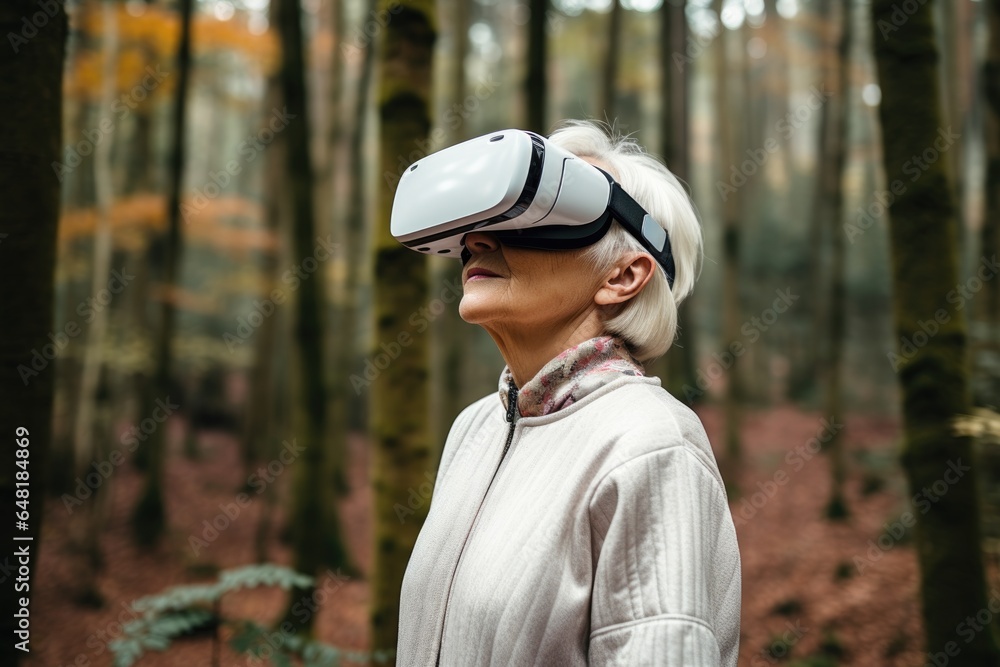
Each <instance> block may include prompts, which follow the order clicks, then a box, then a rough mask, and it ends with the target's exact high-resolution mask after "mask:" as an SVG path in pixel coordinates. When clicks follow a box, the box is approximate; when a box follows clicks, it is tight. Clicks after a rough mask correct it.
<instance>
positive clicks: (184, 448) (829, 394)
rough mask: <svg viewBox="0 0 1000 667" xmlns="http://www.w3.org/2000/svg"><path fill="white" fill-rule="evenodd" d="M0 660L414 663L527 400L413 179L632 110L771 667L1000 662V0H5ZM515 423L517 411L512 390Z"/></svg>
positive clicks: (762, 650)
mask: <svg viewBox="0 0 1000 667" xmlns="http://www.w3.org/2000/svg"><path fill="white" fill-rule="evenodd" d="M0 38H2V41H3V44H0V54H2V55H0V107H2V109H3V118H4V120H3V122H2V123H0V202H2V203H0V285H3V287H4V289H3V290H0V322H2V325H0V362H2V363H0V369H2V380H0V392H2V393H0V395H2V398H3V400H2V401H0V428H2V429H3V431H2V433H3V436H2V437H3V438H4V439H5V440H6V441H7V442H8V443H9V444H8V445H6V446H9V447H11V449H10V450H8V455H7V456H6V457H5V460H4V462H3V463H2V464H0V493H2V495H3V499H4V500H3V502H4V503H5V504H6V503H8V502H9V503H10V505H8V507H9V508H10V510H9V511H8V513H7V516H8V517H9V520H10V521H11V524H9V525H10V528H9V529H8V530H7V531H6V532H8V535H9V541H8V544H7V546H6V547H5V548H4V552H3V554H4V555H3V556H0V582H2V586H3V591H4V600H5V601H6V606H5V608H4V611H5V615H4V621H3V624H4V625H7V626H8V631H6V633H5V634H6V637H5V643H4V645H3V648H2V649H0V656H2V657H0V663H2V664H4V665H24V666H27V667H43V666H44V667H50V666H51V667H70V666H73V667H91V666H98V667H112V666H114V667H129V666H131V665H137V666H139V667H143V666H147V665H148V666H151V667H156V666H168V665H188V664H190V665H211V666H213V667H215V666H221V665H227V666H228V665H276V666H283V665H288V666H291V665H302V666H319V665H341V664H343V665H391V664H395V662H396V648H397V641H398V636H399V634H398V632H399V625H398V621H399V614H400V587H401V582H402V579H403V575H404V572H405V570H406V566H407V562H408V560H409V558H410V554H411V552H412V550H413V548H414V544H415V542H416V539H417V536H418V534H419V533H420V529H421V526H422V525H423V523H424V521H425V520H426V518H427V516H428V512H429V510H430V507H431V505H432V495H433V490H434V486H435V479H436V473H437V470H438V464H439V461H440V459H441V453H442V448H443V445H444V443H445V440H446V437H447V436H448V434H449V430H450V428H451V426H452V424H453V423H454V422H455V420H456V417H457V416H458V415H459V414H460V413H461V412H462V411H463V409H465V408H466V407H467V406H469V405H470V404H472V403H474V402H475V401H477V400H479V399H480V398H483V397H485V396H487V395H490V394H492V395H496V393H497V380H498V376H499V374H500V372H501V370H502V369H503V368H504V364H505V361H504V358H503V357H502V356H501V354H500V351H499V350H498V348H497V345H496V343H495V341H494V340H493V339H492V338H491V336H490V335H489V333H488V332H487V331H485V330H484V329H483V328H482V327H480V326H476V325H472V324H469V323H467V322H465V321H463V319H462V317H461V316H460V315H459V303H460V302H461V301H462V299H463V293H464V286H463V282H462V268H463V267H462V263H460V262H457V261H455V258H452V257H444V256H428V255H424V254H421V253H416V252H413V251H412V250H410V249H409V248H407V247H405V246H403V245H402V244H401V243H400V242H399V241H398V240H397V239H396V238H394V237H393V235H392V234H391V233H390V213H391V207H392V202H393V196H394V193H395V191H396V188H397V186H398V185H399V182H400V179H401V177H402V176H403V174H404V173H405V172H406V170H407V169H409V168H410V167H411V165H412V164H413V163H414V162H416V161H418V160H420V159H422V158H424V157H426V156H428V155H431V154H433V153H435V152H436V151H439V150H442V149H444V148H446V147H449V146H452V145H455V144H458V143H460V142H462V141H465V140H468V139H471V138H473V137H478V136H480V135H484V134H486V133H489V132H494V131H497V130H504V129H507V128H521V129H525V130H530V131H533V132H537V133H539V134H542V135H544V136H547V135H548V134H549V133H551V132H552V131H553V130H554V129H555V128H556V127H558V125H559V123H560V122H561V121H563V120H564V119H593V120H596V121H599V122H601V123H603V124H604V125H605V126H606V127H607V128H609V129H610V130H613V131H614V132H617V133H620V134H622V135H628V136H631V137H632V138H634V139H635V140H636V141H637V142H638V143H639V144H641V145H642V146H643V147H645V148H646V149H647V150H648V151H649V152H650V153H651V154H653V155H654V156H656V157H657V158H658V159H660V160H661V161H662V162H663V163H664V164H666V166H667V167H668V168H669V169H670V171H671V172H672V173H673V174H675V175H676V176H677V177H678V179H680V181H681V182H682V183H683V184H684V187H685V188H686V189H687V191H688V192H689V194H690V196H691V198H692V200H693V202H694V204H695V207H696V210H697V213H698V217H699V219H700V223H701V226H702V233H703V236H704V256H703V262H702V268H701V272H700V274H699V276H698V280H697V284H696V287H695V289H694V292H693V294H692V296H691V297H690V298H689V299H687V300H686V301H684V302H683V304H682V306H681V308H680V313H679V322H680V326H679V334H678V337H677V339H676V341H675V342H674V344H673V345H672V346H671V347H670V349H669V351H668V352H667V354H666V355H664V356H663V357H661V358H659V359H657V360H656V361H655V362H651V363H650V364H648V365H647V366H646V373H647V375H649V376H656V377H659V378H660V379H661V380H662V385H663V387H664V388H665V389H666V390H667V391H669V392H670V394H672V395H673V396H674V397H676V398H677V399H679V400H680V401H682V402H683V403H684V404H685V405H687V406H689V407H690V408H691V409H692V410H694V412H695V413H696V414H697V416H698V418H699V419H700V420H701V421H702V422H703V424H704V426H705V429H706V432H707V434H708V437H709V440H710V441H711V444H712V447H713V449H714V454H715V457H716V459H717V461H718V466H719V470H720V471H721V473H722V477H723V479H724V481H725V490H726V493H727V495H728V503H729V507H730V511H731V513H732V518H733V522H734V523H735V526H736V534H737V538H738V542H739V552H740V557H741V561H742V587H743V588H742V608H741V616H740V645H739V665H740V667H762V666H765V665H783V666H786V667H836V666H842V667H862V666H864V667H868V666H872V665H886V666H893V667H897V666H898V667H924V666H931V665H933V666H934V667H945V666H946V665H947V666H965V665H975V666H977V667H979V666H985V665H1000V618H998V612H1000V415H998V412H1000V408H998V406H1000V280H998V279H997V278H996V276H997V274H998V273H1000V262H998V259H997V252H998V251H1000V0H951V1H944V0H841V1H839V2H838V1H834V0H471V1H465V0H438V1H437V2H431V1H430V0H4V2H3V3H2V5H0ZM501 393H502V392H501Z"/></svg>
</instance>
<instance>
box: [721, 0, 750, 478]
mask: <svg viewBox="0 0 1000 667" xmlns="http://www.w3.org/2000/svg"><path fill="white" fill-rule="evenodd" d="M716 6H717V11H718V14H719V15H720V16H721V15H722V2H721V0H720V1H719V2H717V5H716ZM720 30H722V34H720V35H719V37H718V40H717V41H718V46H717V48H716V50H715V58H716V61H715V74H716V76H715V85H716V114H717V115H716V118H717V119H718V120H717V125H718V131H719V144H718V160H719V163H718V164H719V174H718V177H719V181H718V188H717V189H718V191H719V195H720V196H721V198H722V220H723V223H722V226H723V241H722V243H723V261H724V262H725V264H724V268H723V271H724V275H723V278H722V301H723V306H722V311H723V325H722V336H723V341H725V342H724V354H728V355H729V356H730V357H731V358H732V360H733V363H732V365H731V366H730V367H729V368H728V371H729V374H728V376H727V381H726V395H725V401H724V407H725V413H726V459H727V467H729V468H730V472H733V470H732V465H734V464H736V463H738V462H739V461H740V459H741V457H742V446H741V444H740V422H741V421H742V406H741V403H742V401H743V393H744V392H743V381H742V374H741V372H740V370H741V369H740V365H739V361H738V359H737V356H736V354H735V353H734V352H733V351H732V350H731V349H730V348H731V346H732V345H734V344H735V343H736V342H738V341H740V340H741V335H740V323H741V321H742V320H743V315H742V307H741V305H740V280H739V275H740V211H741V207H740V202H741V199H742V197H741V196H740V193H739V185H735V186H734V185H732V184H731V181H730V173H731V170H732V169H735V168H736V163H737V162H738V159H737V155H738V154H739V151H738V150H737V148H736V147H737V144H738V143H739V140H738V139H737V137H740V136H741V135H740V133H739V132H738V131H737V130H736V128H735V127H734V125H735V122H734V121H733V119H734V118H739V117H740V116H739V115H738V114H732V113H731V112H730V110H731V109H732V106H731V105H732V102H731V100H730V94H729V91H730V76H729V66H728V60H729V55H728V51H727V40H726V34H727V31H726V30H725V28H720ZM741 184H742V182H741Z"/></svg>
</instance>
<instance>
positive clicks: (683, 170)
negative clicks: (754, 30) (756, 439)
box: [654, 1, 700, 405]
mask: <svg viewBox="0 0 1000 667" xmlns="http://www.w3.org/2000/svg"><path fill="white" fill-rule="evenodd" d="M686 4H687V3H686V2H685V1H680V2H664V3H663V6H662V7H661V8H660V98H661V101H660V109H661V113H660V144H661V145H662V146H663V148H662V151H663V159H664V161H665V162H666V165H667V167H668V168H669V169H670V171H672V172H673V173H674V175H675V176H677V178H678V179H680V180H681V181H682V182H684V183H687V182H688V180H689V179H690V167H689V162H690V160H689V158H688V90H689V88H690V86H689V82H690V77H689V76H688V70H687V68H688V66H689V65H690V63H685V62H684V60H676V61H675V58H674V56H675V54H681V53H684V50H685V48H686V43H687V38H688V24H687V17H686V16H685V14H684V10H685V6H686ZM692 299H693V295H692V296H689V297H688V298H687V299H685V300H684V302H683V303H681V307H680V309H679V310H678V313H677V318H678V323H679V326H678V335H677V341H676V342H675V343H674V345H673V347H671V350H670V352H669V353H668V354H667V355H666V356H665V357H664V358H663V360H662V361H658V362H657V363H658V364H659V369H657V370H656V371H655V372H659V373H661V374H662V375H661V377H662V378H663V379H664V380H665V385H664V386H666V387H667V388H668V389H669V390H670V393H671V394H673V395H674V396H675V397H676V398H679V399H680V400H682V401H684V402H685V403H687V404H688V405H693V404H695V403H697V402H698V401H699V399H700V396H698V395H696V394H691V393H690V392H685V391H684V387H695V386H697V382H698V379H697V355H696V352H695V332H694V324H695V322H694V313H693V311H692V308H691V304H692V303H693V301H692ZM655 368H656V367H655V366H654V369H655Z"/></svg>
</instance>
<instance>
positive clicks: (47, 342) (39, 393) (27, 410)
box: [0, 0, 69, 665]
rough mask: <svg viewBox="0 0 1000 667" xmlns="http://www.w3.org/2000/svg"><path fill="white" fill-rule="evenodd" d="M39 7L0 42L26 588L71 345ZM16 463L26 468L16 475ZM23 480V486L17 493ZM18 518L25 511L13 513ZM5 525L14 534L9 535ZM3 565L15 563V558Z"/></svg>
mask: <svg viewBox="0 0 1000 667" xmlns="http://www.w3.org/2000/svg"><path fill="white" fill-rule="evenodd" d="M45 6H46V7H47V8H48V9H47V11H46V12H45V13H44V14H42V16H44V17H45V18H44V23H42V25H41V26H32V27H33V33H32V34H28V33H27V32H26V25H31V22H32V21H38V22H40V23H41V22H42V19H41V18H36V17H37V16H38V12H39V6H38V5H37V4H36V3H35V2H32V1H29V0H11V1H10V2H4V3H2V4H0V34H2V35H5V36H6V37H5V40H6V41H7V42H8V43H7V44H5V45H4V48H3V49H0V108H2V110H3V119H4V122H3V123H2V124H0V200H2V201H3V206H0V284H2V285H4V286H5V289H4V290H2V291H0V310H2V312H3V313H4V315H5V317H4V331H3V336H0V375H2V379H0V394H2V395H3V398H4V400H3V401H0V428H2V429H3V434H4V438H6V439H7V444H6V447H5V449H6V452H7V455H6V456H5V457H4V458H5V460H4V462H3V464H2V467H0V470H2V472H0V492H2V493H3V497H4V498H8V499H14V498H15V497H16V496H15V493H16V490H17V489H18V488H27V489H28V494H29V497H28V498H25V499H23V500H25V501H26V502H25V506H26V511H27V512H28V519H27V525H28V528H27V530H19V531H17V533H18V534H17V535H16V536H14V537H30V538H32V539H31V541H28V540H25V541H11V536H10V533H8V538H7V540H8V542H7V544H14V545H15V547H11V548H12V549H13V548H21V547H27V548H28V549H29V553H31V554H32V555H33V558H32V559H31V566H30V568H29V571H28V580H27V582H26V583H27V584H28V586H29V587H31V586H33V585H34V583H33V579H34V574H35V570H36V568H37V563H38V548H39V539H40V536H41V534H42V512H41V505H42V501H43V500H44V498H45V473H46V467H47V463H48V447H49V441H50V436H51V432H52V426H51V423H52V398H53V380H54V378H55V369H54V367H53V363H52V358H51V357H50V356H49V355H48V354H46V350H54V348H55V346H56V345H57V344H59V341H60V340H62V341H65V340H66V339H67V338H68V336H69V334H68V333H67V332H65V331H56V330H55V322H54V317H53V310H54V307H55V302H54V272H55V262H56V228H57V225H58V222H59V194H60V188H59V178H58V177H57V173H56V171H55V170H54V169H53V165H54V164H57V163H59V162H61V154H60V152H61V147H62V140H63V133H62V105H63V93H62V81H61V79H62V73H63V59H64V58H65V49H66V31H67V21H66V14H65V11H64V9H63V3H62V2H58V1H57V0H54V1H53V2H51V3H49V4H47V5H45ZM11 36H13V37H11ZM63 344H65V342H64V343H63ZM54 355H55V352H54V351H53V352H52V356H54ZM46 361H47V362H48V363H43V362H46ZM22 373H23V375H22ZM12 449H14V450H15V451H11V450H12ZM17 451H26V452H28V456H27V458H18V456H17V455H16V452H17ZM18 461H25V464H24V465H23V466H21V465H18ZM19 473H22V474H20V475H19ZM25 478H27V481H28V483H29V485H30V486H28V487H18V486H16V485H17V482H18V481H21V482H23V481H25ZM7 502H10V500H8V501H7ZM17 511H24V510H22V509H21V508H20V507H18V508H17ZM13 518H14V517H11V521H12V522H13ZM9 525H10V526H11V527H10V528H9V529H8V530H10V531H12V532H13V530H14V525H13V524H9ZM5 562H7V563H10V562H14V556H10V559H9V560H7V561H5ZM13 584H14V582H13V579H12V578H11V579H8V581H7V585H6V586H5V587H4V602H5V603H6V604H5V605H4V620H3V625H4V627H5V628H6V630H4V633H5V637H7V641H5V642H4V643H3V648H2V649H0V662H2V663H3V664H5V665H16V664H18V663H19V662H20V660H21V658H22V657H23V656H25V655H26V653H25V652H23V651H21V650H19V649H18V648H17V647H16V646H15V642H18V641H21V639H22V638H19V637H18V635H17V634H16V631H17V629H18V622H17V620H18V619H17V618H15V616H14V613H15V611H16V609H17V608H18V607H19V605H18V604H17V602H18V600H17V599H18V598H19V597H21V596H22V595H23V593H19V592H17V591H15V587H14V585H13ZM29 646H30V645H29Z"/></svg>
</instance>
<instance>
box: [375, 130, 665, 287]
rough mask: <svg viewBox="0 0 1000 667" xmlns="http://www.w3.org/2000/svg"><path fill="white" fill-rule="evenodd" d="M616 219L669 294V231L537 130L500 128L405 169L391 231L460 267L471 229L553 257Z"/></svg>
mask: <svg viewBox="0 0 1000 667" xmlns="http://www.w3.org/2000/svg"><path fill="white" fill-rule="evenodd" d="M612 220H617V221H618V222H619V223H620V224H621V225H622V226H623V227H624V228H625V229H626V230H628V232H629V233H630V234H632V236H634V237H635V238H637V239H638V240H639V241H640V243H642V246H643V248H645V249H646V250H647V251H648V252H649V254H650V255H652V256H653V257H654V258H655V259H656V261H657V263H658V264H659V265H660V266H661V267H662V268H663V271H664V272H665V273H666V275H667V280H668V282H669V283H670V286H671V287H673V284H674V271H675V268H674V258H673V254H672V252H671V249H670V239H669V238H667V233H666V232H665V231H664V229H663V228H662V227H661V226H660V225H658V224H657V223H656V221H655V220H653V218H652V217H650V215H649V214H648V213H647V212H646V211H645V210H644V209H643V208H642V206H640V205H639V204H638V202H636V201H635V200H634V199H633V198H632V197H631V196H629V194H628V193H627V192H625V191H624V190H622V188H621V186H620V185H619V184H618V183H617V182H616V181H615V180H614V179H613V178H612V177H611V176H610V175H609V174H608V173H607V172H605V171H604V170H603V169H600V168H598V167H595V166H593V165H592V164H590V163H589V162H587V161H585V160H582V159H580V158H579V157H577V156H575V155H573V154H572V153H570V152H569V151H567V150H565V149H563V148H560V147H559V146H556V145H555V144H553V143H551V142H549V141H548V140H547V139H545V138H544V137H542V136H539V135H537V134H535V133H534V132H527V131H525V130H503V131H501V132H492V133H490V134H486V135H483V136H481V137H476V138H475V139H470V140H469V141H465V142H462V143H460V144H456V145H455V146H452V147H450V148H445V149H444V150H441V151H438V152H437V153H434V154H432V155H428V156H427V157H425V158H423V159H421V160H418V161H416V162H414V163H413V164H412V165H410V166H409V167H408V168H407V169H406V171H405V172H403V176H402V177H401V178H400V180H399V184H398V186H397V187H396V195H395V198H394V199H393V202H392V216H391V220H390V225H389V226H390V230H391V233H392V235H393V237H395V238H396V240H398V241H399V242H400V243H402V244H403V245H405V246H406V247H408V248H410V249H411V250H416V251H417V252H422V253H424V254H427V255H445V256H448V257H455V258H458V257H461V259H462V264H463V265H464V264H465V263H467V262H468V261H469V258H470V257H471V252H470V251H469V250H468V249H467V248H466V247H465V235H466V234H468V233H469V232H472V231H476V230H483V231H488V232H492V233H494V234H495V235H496V238H497V240H498V241H499V242H500V243H501V244H506V245H509V246H515V247H522V248H537V249H543V250H557V249H567V248H582V247H584V246H588V245H591V244H593V243H596V242H597V241H599V240H600V239H601V238H602V237H603V236H604V235H605V234H606V233H607V231H608V229H610V228H611V221H612Z"/></svg>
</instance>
